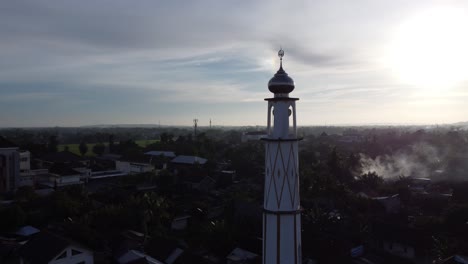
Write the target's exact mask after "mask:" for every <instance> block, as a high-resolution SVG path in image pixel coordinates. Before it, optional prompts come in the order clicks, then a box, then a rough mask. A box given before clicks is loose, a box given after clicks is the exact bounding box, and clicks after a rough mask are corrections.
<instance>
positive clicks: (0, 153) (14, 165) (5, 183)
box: [0, 136, 20, 193]
mask: <svg viewBox="0 0 468 264" xmlns="http://www.w3.org/2000/svg"><path fill="white" fill-rule="evenodd" d="M19 172H20V155H19V151H18V147H17V146H16V145H15V144H13V143H12V142H10V141H8V140H6V139H5V138H3V137H1V136H0V193H4V192H14V191H16V189H17V188H18V182H19Z"/></svg>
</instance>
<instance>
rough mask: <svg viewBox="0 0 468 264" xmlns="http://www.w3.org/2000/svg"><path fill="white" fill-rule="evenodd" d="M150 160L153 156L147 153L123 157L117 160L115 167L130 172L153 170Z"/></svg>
mask: <svg viewBox="0 0 468 264" xmlns="http://www.w3.org/2000/svg"><path fill="white" fill-rule="evenodd" d="M150 160H151V157H148V156H146V155H138V156H132V157H123V158H120V159H119V160H117V161H116V162H115V169H116V170H118V171H121V172H124V173H128V174H132V173H143V172H149V171H153V170H154V166H153V165H152V164H151V162H150Z"/></svg>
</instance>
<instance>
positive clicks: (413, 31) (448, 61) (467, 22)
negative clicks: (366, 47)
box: [386, 8, 468, 90]
mask: <svg viewBox="0 0 468 264" xmlns="http://www.w3.org/2000/svg"><path fill="white" fill-rule="evenodd" d="M467 30H468V19H467V14H466V13H465V12H463V10H459V9H454V8H437V9H430V10H427V11H425V12H422V13H420V14H418V15H416V16H414V17H413V18H411V19H409V20H407V21H405V22H404V23H403V24H402V25H401V26H400V27H399V28H398V30H397V32H396V35H395V38H394V41H392V42H391V43H390V45H389V50H388V52H387V58H386V63H387V64H389V66H390V67H391V69H392V71H393V72H394V73H395V75H396V76H397V77H398V78H399V79H400V80H401V81H402V82H404V83H407V84H411V85H414V86H416V87H420V88H423V89H428V90H441V89H444V88H449V87H452V86H454V85H456V84H458V83H459V82H461V81H463V80H467V79H468V34H467V33H466V32H467Z"/></svg>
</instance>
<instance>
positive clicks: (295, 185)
mask: <svg viewBox="0 0 468 264" xmlns="http://www.w3.org/2000/svg"><path fill="white" fill-rule="evenodd" d="M266 100H268V101H269V102H268V109H269V111H268V137H267V138H265V139H264V141H265V159H266V160H265V193H264V204H263V207H264V213H263V242H264V243H263V263H264V264H286V263H288V264H299V263H301V214H300V199H299V162H298V141H299V139H298V138H297V136H296V116H295V114H296V111H295V100H297V99H296V98H289V97H284V98H281V99H280V98H270V99H266ZM290 119H291V120H290Z"/></svg>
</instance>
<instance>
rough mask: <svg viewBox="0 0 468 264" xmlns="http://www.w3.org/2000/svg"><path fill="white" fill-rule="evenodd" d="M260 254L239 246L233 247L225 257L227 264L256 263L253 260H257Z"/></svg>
mask: <svg viewBox="0 0 468 264" xmlns="http://www.w3.org/2000/svg"><path fill="white" fill-rule="evenodd" d="M259 259H260V256H259V255H257V254H255V253H252V252H250V251H247V250H245V249H241V248H235V249H233V250H232V251H231V253H229V255H228V256H227V257H226V260H227V262H226V263H227V264H249V263H256V262H254V261H256V260H259Z"/></svg>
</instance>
